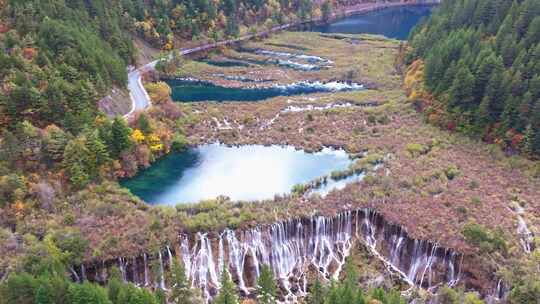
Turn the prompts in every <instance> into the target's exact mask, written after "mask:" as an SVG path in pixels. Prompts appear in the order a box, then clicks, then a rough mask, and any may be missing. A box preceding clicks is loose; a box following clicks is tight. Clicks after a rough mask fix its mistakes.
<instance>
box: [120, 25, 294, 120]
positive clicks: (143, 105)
mask: <svg viewBox="0 0 540 304" xmlns="http://www.w3.org/2000/svg"><path fill="white" fill-rule="evenodd" d="M291 26H292V24H284V25H280V26H276V27H273V28H272V29H271V30H268V31H264V32H260V33H257V34H250V35H245V36H242V37H239V38H236V39H230V40H224V41H220V42H216V43H209V44H205V45H201V46H198V47H194V48H189V49H181V50H180V55H187V54H191V53H195V52H200V51H204V50H209V49H213V48H216V47H219V46H223V45H228V44H233V43H236V42H240V41H245V40H249V39H252V38H254V37H259V36H265V35H268V34H270V33H272V32H277V31H281V30H284V29H286V28H289V27H291ZM170 56H171V55H169V57H167V58H165V59H158V60H154V61H152V62H150V63H147V64H145V65H143V66H141V67H139V68H134V67H129V68H128V90H129V96H130V97H131V103H132V105H131V111H129V113H127V114H126V115H124V117H125V118H129V117H130V116H131V115H132V114H133V113H134V112H136V111H142V110H145V109H147V108H148V107H149V106H150V105H151V103H150V97H149V96H148V93H147V92H146V90H145V88H144V86H143V84H142V79H141V76H142V74H143V73H145V72H147V71H151V70H153V69H154V68H155V67H156V64H157V63H158V62H159V60H167V59H169V58H170Z"/></svg>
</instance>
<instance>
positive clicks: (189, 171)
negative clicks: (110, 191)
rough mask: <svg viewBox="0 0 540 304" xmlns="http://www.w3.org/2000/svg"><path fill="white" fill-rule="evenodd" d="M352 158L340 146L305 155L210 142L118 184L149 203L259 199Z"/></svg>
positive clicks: (286, 149)
mask: <svg viewBox="0 0 540 304" xmlns="http://www.w3.org/2000/svg"><path fill="white" fill-rule="evenodd" d="M351 162H352V161H351V160H350V159H349V156H348V154H347V153H345V152H344V151H341V150H331V149H324V150H323V151H321V152H318V153H305V152H303V151H299V150H295V149H294V148H292V147H279V146H271V147H264V146H257V145H251V146H240V147H227V146H224V145H219V144H211V145H203V146H199V147H197V148H193V149H190V150H188V151H187V152H184V153H176V154H174V153H173V154H171V155H169V156H167V157H165V158H164V159H162V160H160V161H158V162H157V163H155V164H154V165H152V167H150V168H149V169H147V170H145V171H143V172H141V173H140V174H139V175H137V176H136V177H134V178H132V179H129V180H125V181H123V182H122V184H123V185H124V186H125V187H127V188H128V189H130V190H131V191H132V193H134V194H135V195H137V196H139V197H140V198H141V199H143V200H145V201H146V202H149V203H152V204H176V203H180V202H182V203H192V202H198V201H200V200H203V199H210V198H215V197H217V196H220V195H225V196H228V197H230V198H231V199H233V200H263V199H272V198H273V197H274V196H275V195H276V194H285V193H290V190H291V189H292V187H293V186H294V185H295V184H299V183H307V182H309V181H311V180H314V179H315V178H318V177H321V176H325V175H328V174H329V173H330V172H331V171H334V170H345V169H347V168H348V166H349V165H350V164H351ZM326 191H329V189H326V190H325V192H326Z"/></svg>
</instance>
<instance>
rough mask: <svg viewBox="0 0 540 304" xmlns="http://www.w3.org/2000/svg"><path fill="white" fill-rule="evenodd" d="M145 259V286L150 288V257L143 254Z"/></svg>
mask: <svg viewBox="0 0 540 304" xmlns="http://www.w3.org/2000/svg"><path fill="white" fill-rule="evenodd" d="M143 259H144V286H148V285H149V284H150V281H149V280H148V256H147V255H146V253H145V254H143Z"/></svg>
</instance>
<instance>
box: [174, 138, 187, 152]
mask: <svg viewBox="0 0 540 304" xmlns="http://www.w3.org/2000/svg"><path fill="white" fill-rule="evenodd" d="M187 145H188V140H187V138H186V136H185V135H184V134H181V133H176V134H175V135H174V138H173V140H172V143H171V149H172V150H173V151H176V152H181V151H184V150H185V149H186V147H187Z"/></svg>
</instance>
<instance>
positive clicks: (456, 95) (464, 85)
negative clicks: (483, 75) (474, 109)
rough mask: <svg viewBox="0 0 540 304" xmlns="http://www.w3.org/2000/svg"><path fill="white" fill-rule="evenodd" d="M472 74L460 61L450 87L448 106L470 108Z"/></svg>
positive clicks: (472, 84)
mask: <svg viewBox="0 0 540 304" xmlns="http://www.w3.org/2000/svg"><path fill="white" fill-rule="evenodd" d="M473 86H474V76H473V74H472V73H471V71H469V68H467V66H465V65H464V64H463V63H461V64H460V65H459V67H458V72H457V74H456V77H455V79H454V82H453V83H452V87H451V88H450V96H449V98H450V100H449V106H450V107H464V108H470V105H471V103H472V101H473V100H474V96H473V89H474V87H473Z"/></svg>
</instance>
